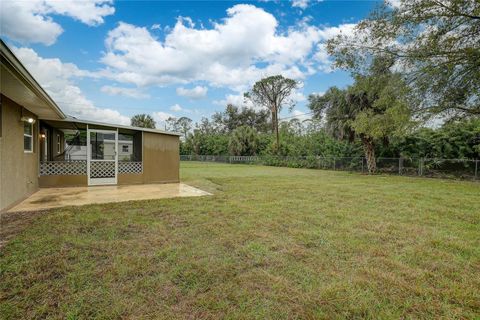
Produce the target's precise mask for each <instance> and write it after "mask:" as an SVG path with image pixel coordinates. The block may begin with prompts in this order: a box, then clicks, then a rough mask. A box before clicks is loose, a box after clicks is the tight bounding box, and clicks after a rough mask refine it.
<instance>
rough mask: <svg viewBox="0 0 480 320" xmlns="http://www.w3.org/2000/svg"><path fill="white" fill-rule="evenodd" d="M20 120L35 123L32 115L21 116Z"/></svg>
mask: <svg viewBox="0 0 480 320" xmlns="http://www.w3.org/2000/svg"><path fill="white" fill-rule="evenodd" d="M20 120H21V121H23V122H28V123H31V124H34V123H35V119H33V118H32V117H22V118H20Z"/></svg>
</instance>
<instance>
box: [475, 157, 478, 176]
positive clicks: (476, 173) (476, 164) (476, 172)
mask: <svg viewBox="0 0 480 320" xmlns="http://www.w3.org/2000/svg"><path fill="white" fill-rule="evenodd" d="M477 179H478V160H475V180H477Z"/></svg>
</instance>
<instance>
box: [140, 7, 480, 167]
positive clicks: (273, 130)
mask: <svg viewBox="0 0 480 320" xmlns="http://www.w3.org/2000/svg"><path fill="white" fill-rule="evenodd" d="M327 49H328V52H329V54H330V55H331V56H332V57H333V64H334V66H335V67H337V68H341V69H343V70H347V71H349V72H350V74H351V76H352V78H353V83H352V84H351V85H350V86H347V87H345V88H337V87H331V88H330V89H328V90H327V91H326V92H325V94H323V95H314V94H312V95H310V96H309V98H308V108H309V109H310V111H311V114H312V118H311V119H308V120H304V121H300V120H298V119H283V120H282V119H280V118H279V114H280V111H281V110H282V108H285V107H289V108H293V106H294V101H293V99H291V96H292V93H294V92H295V90H296V89H297V88H298V86H299V84H298V83H297V82H296V81H295V80H292V79H288V78H285V77H283V76H281V75H277V76H271V77H267V78H264V79H261V80H259V81H258V82H256V83H255V84H254V85H253V86H252V88H251V90H249V91H248V92H247V93H245V99H247V100H250V101H251V102H252V103H253V105H254V106H255V108H246V107H242V106H234V105H228V106H227V107H226V109H225V111H223V112H217V113H215V114H214V115H213V116H212V117H211V118H210V119H209V118H202V119H201V121H199V122H198V123H195V124H193V121H192V120H191V119H189V118H186V117H182V118H179V119H174V118H171V119H168V120H167V127H168V129H170V130H173V131H177V132H181V133H182V135H183V138H182V143H181V153H182V154H211V155H226V154H231V155H267V154H271V155H280V156H312V155H315V156H327V157H328V156H337V157H351V156H361V155H363V156H364V157H365V158H366V160H367V167H368V170H369V172H375V170H376V157H378V156H382V157H386V156H390V157H431V158H471V159H478V158H480V97H479V93H480V4H479V2H478V1H475V0H467V1H465V0H446V1H441V2H440V1H403V0H401V1H400V2H399V3H397V4H396V5H395V6H392V5H390V4H388V3H385V4H383V5H380V6H378V7H377V8H376V9H375V10H374V11H373V12H372V13H371V15H370V16H369V17H368V18H367V19H365V20H363V21H362V22H361V23H359V24H358V25H357V26H356V28H355V30H354V34H353V36H347V35H342V34H341V35H339V36H337V37H335V38H333V39H331V40H329V41H328V43H327ZM143 116H145V115H143ZM137 120H142V119H137ZM143 120H145V119H143ZM143 120H142V121H143ZM151 120H152V121H153V119H151ZM432 123H433V124H435V123H437V124H438V123H441V126H439V125H432ZM132 124H133V125H138V124H140V125H143V123H141V122H140V123H137V122H136V121H134V119H132ZM150 125H151V124H150Z"/></svg>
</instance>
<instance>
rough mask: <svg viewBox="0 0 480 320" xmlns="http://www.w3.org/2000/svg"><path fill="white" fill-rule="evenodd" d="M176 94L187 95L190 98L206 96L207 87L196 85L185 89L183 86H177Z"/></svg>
mask: <svg viewBox="0 0 480 320" xmlns="http://www.w3.org/2000/svg"><path fill="white" fill-rule="evenodd" d="M176 92H177V95H179V96H182V97H187V98H190V99H202V98H205V97H206V96H207V92H208V88H207V87H202V86H196V87H194V88H192V89H185V88H184V87H179V88H177V90H176Z"/></svg>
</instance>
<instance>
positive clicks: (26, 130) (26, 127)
mask: <svg viewBox="0 0 480 320" xmlns="http://www.w3.org/2000/svg"><path fill="white" fill-rule="evenodd" d="M23 151H25V152H33V124H32V123H28V122H24V123H23Z"/></svg>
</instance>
